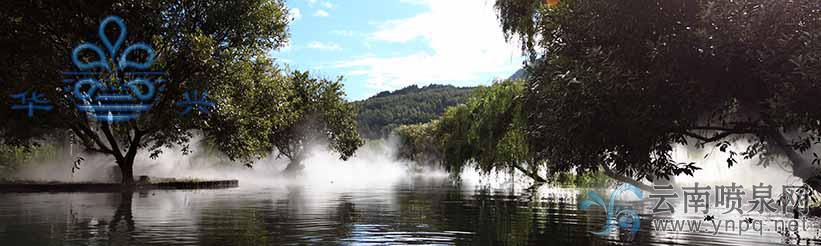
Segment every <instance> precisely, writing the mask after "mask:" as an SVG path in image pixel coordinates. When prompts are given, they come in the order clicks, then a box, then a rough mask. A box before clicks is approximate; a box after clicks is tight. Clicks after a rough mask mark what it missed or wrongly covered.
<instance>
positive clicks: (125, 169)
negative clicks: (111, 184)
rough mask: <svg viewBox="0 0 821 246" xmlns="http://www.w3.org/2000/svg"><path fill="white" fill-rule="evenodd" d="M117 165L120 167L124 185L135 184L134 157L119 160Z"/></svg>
mask: <svg viewBox="0 0 821 246" xmlns="http://www.w3.org/2000/svg"><path fill="white" fill-rule="evenodd" d="M117 166H119V167H120V173H121V174H122V181H121V183H122V184H123V185H133V184H134V158H125V159H123V160H120V161H117Z"/></svg>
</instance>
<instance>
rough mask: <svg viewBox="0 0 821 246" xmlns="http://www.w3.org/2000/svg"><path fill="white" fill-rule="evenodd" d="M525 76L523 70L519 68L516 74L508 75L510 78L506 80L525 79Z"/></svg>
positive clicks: (525, 73)
mask: <svg viewBox="0 0 821 246" xmlns="http://www.w3.org/2000/svg"><path fill="white" fill-rule="evenodd" d="M525 76H527V72H525V69H524V68H519V70H516V72H515V73H513V75H510V78H507V79H525Z"/></svg>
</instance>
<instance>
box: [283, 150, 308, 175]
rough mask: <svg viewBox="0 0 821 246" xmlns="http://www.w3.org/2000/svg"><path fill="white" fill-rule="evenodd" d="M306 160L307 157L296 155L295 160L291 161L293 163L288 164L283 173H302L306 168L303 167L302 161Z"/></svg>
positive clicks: (300, 154)
mask: <svg viewBox="0 0 821 246" xmlns="http://www.w3.org/2000/svg"><path fill="white" fill-rule="evenodd" d="M304 158H305V157H304V156H302V153H297V154H296V155H294V158H293V159H291V162H288V166H287V167H285V170H284V171H283V173H285V174H297V173H299V172H301V171H302V169H304V168H305V166H303V165H302V160H303V159H304Z"/></svg>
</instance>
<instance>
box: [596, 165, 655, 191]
mask: <svg viewBox="0 0 821 246" xmlns="http://www.w3.org/2000/svg"><path fill="white" fill-rule="evenodd" d="M602 168H603V169H604V174H605V175H607V176H608V177H610V178H612V179H615V180H617V181H619V182H623V183H628V184H631V185H633V186H635V187H638V188H639V189H641V190H643V191H647V192H653V191H655V189H653V187H651V186H649V185H646V184H644V183H642V182H640V181H638V180H635V179H633V178H630V177H627V176H624V175H621V174H618V173H616V172H614V171H613V169H611V168H610V166H608V165H602Z"/></svg>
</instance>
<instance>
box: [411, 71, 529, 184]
mask: <svg viewBox="0 0 821 246" xmlns="http://www.w3.org/2000/svg"><path fill="white" fill-rule="evenodd" d="M523 90H524V88H523V82H522V81H520V80H506V81H500V82H497V83H494V84H493V85H491V86H489V87H479V88H478V89H476V91H475V92H474V94H473V95H472V96H471V97H470V98H469V99H468V100H467V103H466V104H460V105H457V106H454V107H450V108H448V109H447V110H446V111H445V113H444V115H442V117H441V118H440V119H439V120H435V121H433V122H431V123H428V124H423V125H413V126H407V127H401V128H399V129H398V130H397V134H398V135H399V136H400V137H402V139H403V142H402V145H401V146H402V147H401V148H400V153H401V156H402V157H405V158H409V159H414V160H417V161H420V159H421V161H429V160H430V159H438V160H440V161H441V163H442V164H443V165H444V166H445V168H446V169H447V170H449V171H452V172H457V173H458V172H459V171H461V170H462V169H463V168H464V166H465V165H467V164H470V163H474V164H476V168H477V169H478V170H480V171H482V172H490V171H492V170H500V169H506V168H516V169H519V170H520V171H523V172H525V174H527V175H529V176H531V177H534V178H536V179H541V178H540V177H538V175H536V170H537V167H538V165H537V164H536V163H535V162H532V160H533V158H532V153H531V151H530V148H529V146H528V143H527V135H526V134H525V131H524V129H525V116H524V115H523V113H522V112H523V109H522V104H521V99H522V97H521V96H522V94H523ZM524 165H527V166H526V167H525V166H524Z"/></svg>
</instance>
